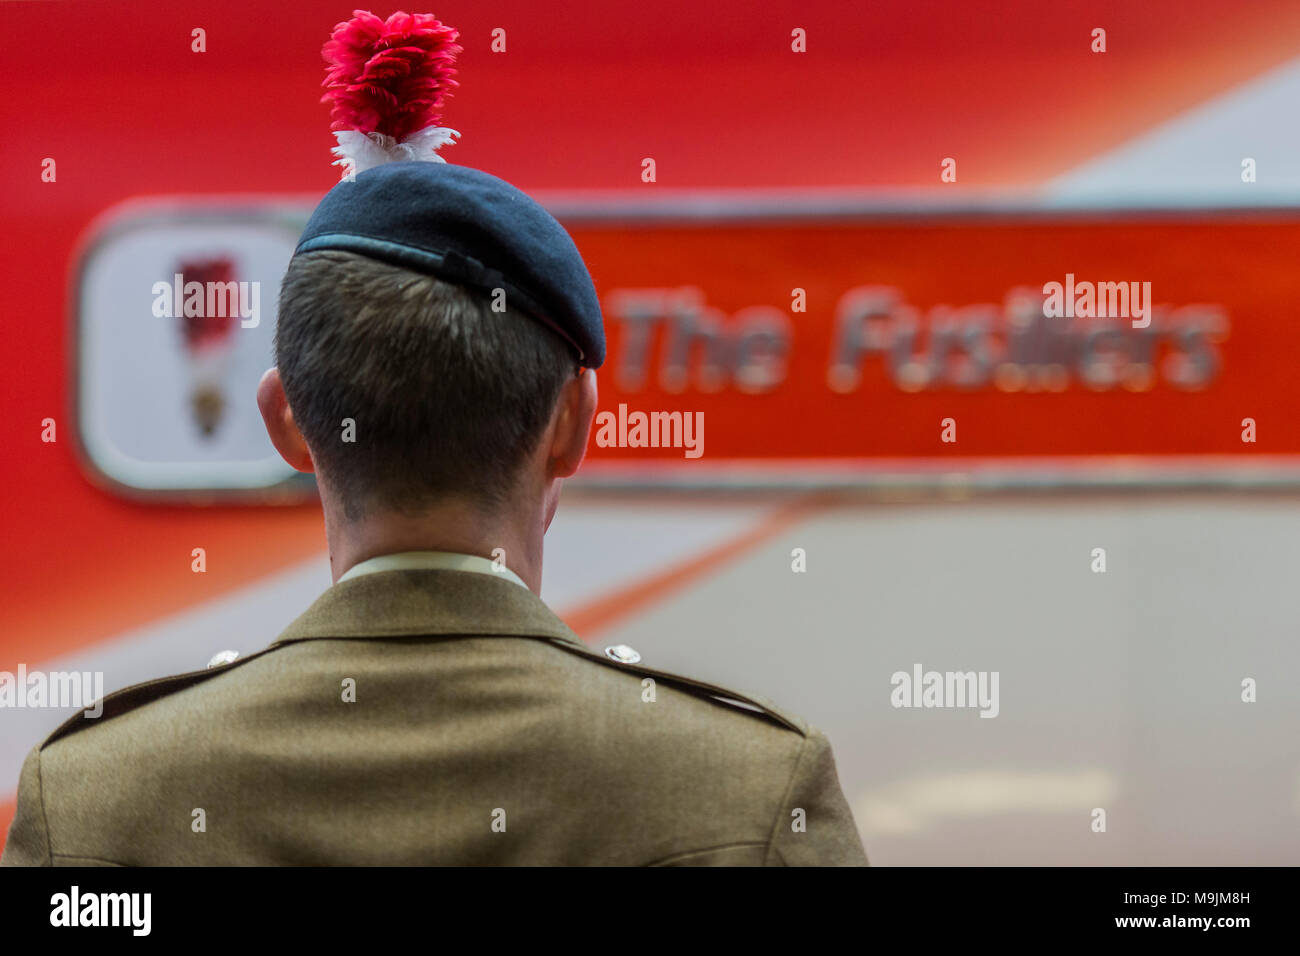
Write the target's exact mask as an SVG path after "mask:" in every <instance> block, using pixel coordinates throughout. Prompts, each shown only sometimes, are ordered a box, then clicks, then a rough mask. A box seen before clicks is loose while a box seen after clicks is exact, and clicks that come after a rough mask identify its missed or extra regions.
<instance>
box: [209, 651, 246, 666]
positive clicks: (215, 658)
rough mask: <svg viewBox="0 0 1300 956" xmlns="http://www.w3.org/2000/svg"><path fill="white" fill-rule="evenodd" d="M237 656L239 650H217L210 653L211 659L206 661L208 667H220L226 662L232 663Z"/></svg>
mask: <svg viewBox="0 0 1300 956" xmlns="http://www.w3.org/2000/svg"><path fill="white" fill-rule="evenodd" d="M238 657H239V651H217V653H215V654H213V655H212V660H210V661H208V666H209V667H222V666H224V665H226V664H230V663H233V662H234V661H235V660H236V659H237V658H238Z"/></svg>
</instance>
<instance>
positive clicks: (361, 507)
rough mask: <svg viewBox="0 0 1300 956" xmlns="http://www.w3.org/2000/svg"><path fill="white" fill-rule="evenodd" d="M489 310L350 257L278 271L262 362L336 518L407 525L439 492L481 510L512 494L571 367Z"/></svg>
mask: <svg viewBox="0 0 1300 956" xmlns="http://www.w3.org/2000/svg"><path fill="white" fill-rule="evenodd" d="M503 295H504V294H503ZM497 301H499V300H493V299H492V298H491V297H490V296H489V295H488V294H486V293H483V292H479V291H477V290H472V289H467V288H464V287H462V286H458V285H453V284H450V283H447V282H443V281H441V280H439V279H437V278H435V277H433V276H429V275H424V274H421V273H418V272H412V271H410V270H408V269H403V268H400V267H398V266H392V265H388V264H387V263H383V262H378V261H376V260H373V259H368V258H366V257H364V256H360V255H357V254H355V253H351V252H338V251H320V252H307V253H303V254H301V255H298V256H295V257H294V258H293V260H292V261H291V262H290V263H289V269H288V271H287V272H286V274H285V277H284V282H283V284H282V285H281V288H280V311H279V318H278V320H277V323H276V330H275V358H276V364H277V365H278V366H279V369H280V378H281V380H282V381H283V383H284V390H285V394H286V396H287V397H288V399H289V407H290V408H291V409H292V410H293V415H294V421H295V422H296V423H297V425H298V428H299V430H300V431H301V432H302V434H303V437H304V438H305V439H306V440H307V445H308V446H309V447H310V448H311V452H312V459H313V461H314V462H315V464H316V466H317V468H318V469H320V470H321V471H323V472H324V473H325V475H326V476H327V479H328V481H329V483H330V485H331V487H333V488H334V489H336V490H337V492H338V494H339V495H340V497H341V498H342V500H343V505H344V508H345V510H346V513H347V515H348V517H350V518H356V517H359V516H361V515H363V514H365V513H367V512H369V511H371V510H375V509H381V510H393V511H399V512H405V513H414V512H417V511H419V510H420V509H421V508H422V507H426V506H427V505H429V504H430V503H432V502H433V501H435V500H437V499H438V498H441V497H444V496H447V495H449V494H455V495H460V496H464V497H468V498H470V499H472V500H475V501H477V502H480V503H483V504H487V505H492V504H495V503H498V502H500V501H501V500H502V499H503V498H504V497H505V495H506V494H507V492H508V491H509V490H510V488H511V487H513V483H514V480H515V478H516V477H517V473H518V470H519V468H520V466H521V465H522V464H523V462H524V460H525V458H526V457H527V456H528V455H529V454H531V453H532V452H533V451H534V449H535V448H536V447H537V442H538V440H539V439H540V437H541V433H542V430H543V429H544V428H545V426H546V424H547V422H548V421H549V420H550V418H551V414H552V412H553V411H554V409H555V403H556V400H557V399H558V397H559V393H560V389H561V387H562V386H563V385H564V382H565V381H566V380H567V379H569V378H571V377H572V376H573V375H574V374H575V372H576V371H577V369H578V364H577V359H576V357H575V356H574V354H573V353H572V351H570V349H569V347H568V345H567V343H565V342H564V341H563V340H562V339H561V338H560V337H559V336H558V335H556V334H555V333H554V332H552V331H550V330H549V329H547V328H546V327H545V326H544V325H542V324H541V323H540V322H537V321H535V320H534V319H532V318H530V317H529V316H527V315H525V314H523V313H521V312H519V311H517V310H515V309H513V308H511V307H510V304H509V302H503V303H502V304H503V305H504V311H499V309H500V308H501V306H500V305H498V310H494V309H493V308H492V305H494V304H497ZM344 419H351V420H352V421H353V422H354V423H355V427H354V435H353V436H351V437H352V439H353V440H351V441H345V440H344V438H345V425H346V423H345V422H344Z"/></svg>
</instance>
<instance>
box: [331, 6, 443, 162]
mask: <svg viewBox="0 0 1300 956" xmlns="http://www.w3.org/2000/svg"><path fill="white" fill-rule="evenodd" d="M458 36H459V34H458V33H457V31H456V30H454V29H453V28H451V27H449V26H446V25H445V24H443V23H440V22H439V21H438V19H437V18H436V17H434V16H433V14H430V13H403V12H401V11H398V12H397V13H394V14H393V15H392V16H391V17H389V18H388V19H387V20H381V19H380V18H379V17H377V16H375V15H374V14H373V13H370V12H369V11H366V10H354V11H353V13H352V19H351V20H345V21H344V22H342V23H340V24H339V25H338V26H336V27H335V28H334V32H333V33H332V34H331V35H330V39H329V41H328V42H327V43H326V44H325V47H324V49H323V50H322V53H323V54H324V56H325V62H326V63H328V64H329V69H328V70H327V72H326V74H325V82H324V83H323V84H322V85H323V86H324V87H325V91H326V92H325V95H324V96H323V97H322V98H321V102H324V103H329V104H330V106H331V110H330V129H331V130H332V131H333V132H334V137H335V138H336V139H337V140H338V145H337V146H335V147H334V149H333V150H332V152H333V153H334V155H335V156H337V157H338V159H336V160H335V161H334V165H335V166H342V167H343V168H344V175H345V178H346V177H348V176H351V175H353V174H355V173H359V172H363V171H364V170H367V169H370V168H372V167H374V166H381V165H383V164H384V163H391V162H397V161H400V160H411V159H414V160H424V161H426V162H434V163H441V162H444V161H445V160H443V158H442V157H441V156H439V155H438V149H439V148H440V147H442V146H445V145H447V144H448V143H454V142H455V141H456V139H455V138H456V137H457V136H459V135H460V133H458V132H457V131H456V130H454V129H447V128H445V127H442V126H439V125H438V121H439V120H440V119H441V118H442V109H443V105H444V104H445V102H446V100H447V97H448V96H450V95H451V92H452V90H454V89H455V88H456V87H457V86H458V84H457V83H456V81H455V79H453V77H454V76H455V75H456V68H455V61H456V55H457V54H458V53H460V52H461V47H459V46H458V45H457V44H456V39H457V37H458Z"/></svg>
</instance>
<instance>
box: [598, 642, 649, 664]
mask: <svg viewBox="0 0 1300 956" xmlns="http://www.w3.org/2000/svg"><path fill="white" fill-rule="evenodd" d="M605 656H606V657H610V658H613V659H614V660H616V661H618V662H619V663H620V664H635V663H636V662H637V661H639V660H640V659H641V655H640V654H639V653H638V652H637V650H636V648H633V647H628V646H627V645H626V644H611V645H610V646H609V647H607V648H605Z"/></svg>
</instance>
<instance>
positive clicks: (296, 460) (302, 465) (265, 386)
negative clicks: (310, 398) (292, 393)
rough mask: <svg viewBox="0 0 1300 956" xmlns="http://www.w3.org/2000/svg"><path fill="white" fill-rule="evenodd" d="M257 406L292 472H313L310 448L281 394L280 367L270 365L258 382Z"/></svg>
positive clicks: (286, 399)
mask: <svg viewBox="0 0 1300 956" xmlns="http://www.w3.org/2000/svg"><path fill="white" fill-rule="evenodd" d="M257 407H258V409H259V410H260V411H261V413H262V421H263V422H265V423H266V433H267V434H268V435H270V436H271V444H272V445H274V446H275V450H276V451H278V452H279V453H280V457H281V458H283V459H284V460H285V461H286V462H287V463H288V464H289V467H290V468H293V469H294V470H295V471H315V470H316V465H315V463H313V462H312V460H311V449H309V448H308V447H307V440H306V439H305V438H303V437H302V432H300V431H298V424H297V423H296V422H295V421H294V420H293V409H291V408H290V407H289V399H288V397H287V396H286V395H285V394H284V383H283V382H281V381H280V370H279V369H278V368H269V369H267V370H266V374H264V375H263V376H262V381H260V382H258V384H257Z"/></svg>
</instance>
